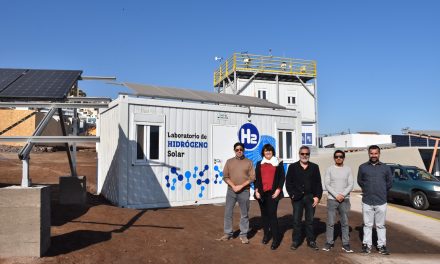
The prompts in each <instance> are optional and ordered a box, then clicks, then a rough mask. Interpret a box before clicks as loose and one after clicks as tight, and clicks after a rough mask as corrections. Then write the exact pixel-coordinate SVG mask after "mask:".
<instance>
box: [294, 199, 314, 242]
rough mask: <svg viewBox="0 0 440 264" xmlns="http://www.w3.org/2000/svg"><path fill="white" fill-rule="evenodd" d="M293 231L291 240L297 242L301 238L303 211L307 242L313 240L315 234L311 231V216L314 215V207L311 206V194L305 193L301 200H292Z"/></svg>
mask: <svg viewBox="0 0 440 264" xmlns="http://www.w3.org/2000/svg"><path fill="white" fill-rule="evenodd" d="M292 207H293V233H292V241H293V242H295V243H297V244H299V243H300V242H301V238H302V225H301V222H302V217H303V213H304V212H305V229H306V237H307V241H308V242H312V241H315V234H314V232H313V216H314V215H315V208H314V207H313V195H312V194H307V195H304V197H303V198H302V199H301V200H298V201H293V200H292Z"/></svg>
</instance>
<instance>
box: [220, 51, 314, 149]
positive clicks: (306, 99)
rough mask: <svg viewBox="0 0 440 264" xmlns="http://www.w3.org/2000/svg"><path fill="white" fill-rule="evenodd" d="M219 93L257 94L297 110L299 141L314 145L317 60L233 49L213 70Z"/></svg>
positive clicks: (256, 95)
mask: <svg viewBox="0 0 440 264" xmlns="http://www.w3.org/2000/svg"><path fill="white" fill-rule="evenodd" d="M214 87H216V90H217V91H218V92H221V93H227V94H238V95H246V96H254V97H259V98H261V99H265V100H267V101H269V102H273V103H276V104H279V105H282V106H285V107H286V108H288V109H292V110H295V111H297V112H298V113H300V115H301V119H302V142H301V143H302V144H303V145H313V146H316V145H317V131H318V122H317V120H318V112H317V81H316V62H315V61H309V60H299V59H292V58H282V57H273V56H260V55H250V54H243V53H234V54H233V56H232V57H231V58H229V59H227V60H225V61H224V62H223V63H222V64H221V66H220V67H219V68H218V69H217V70H216V71H215V72H214Z"/></svg>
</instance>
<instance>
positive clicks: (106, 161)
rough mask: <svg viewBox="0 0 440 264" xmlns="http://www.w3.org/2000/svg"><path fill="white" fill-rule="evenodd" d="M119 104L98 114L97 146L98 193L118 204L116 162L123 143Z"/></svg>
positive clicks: (117, 169)
mask: <svg viewBox="0 0 440 264" xmlns="http://www.w3.org/2000/svg"><path fill="white" fill-rule="evenodd" d="M119 110H120V109H119V106H116V107H114V108H111V109H109V110H107V111H105V112H104V113H103V114H100V118H99V122H100V125H99V133H100V138H101V142H100V143H99V146H98V181H97V185H98V194H100V193H101V194H103V195H104V196H105V197H106V198H107V199H108V200H110V201H111V202H112V203H114V204H117V205H119V195H118V192H119V187H120V185H119V184H118V181H119V180H118V176H119V175H120V170H121V167H120V166H121V163H119V162H118V160H119V155H120V150H119V147H118V146H119V144H124V142H123V141H124V140H123V139H122V138H120V133H121V131H120V127H119V120H120V111H119Z"/></svg>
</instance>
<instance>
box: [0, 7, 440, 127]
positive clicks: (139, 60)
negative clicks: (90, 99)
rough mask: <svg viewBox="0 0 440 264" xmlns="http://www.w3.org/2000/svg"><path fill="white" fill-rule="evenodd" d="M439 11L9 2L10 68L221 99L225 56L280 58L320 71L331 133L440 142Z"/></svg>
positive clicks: (102, 90)
mask: <svg viewBox="0 0 440 264" xmlns="http://www.w3.org/2000/svg"><path fill="white" fill-rule="evenodd" d="M439 11H440V1H434V0H433V1H423V0H421V1H405V0H401V1H375V0H374V1H354V0H352V1H338V0H335V1H325V0H322V1H318V0H315V1H296V0H292V1H238V0H237V1H206V0H205V1H190V0H189V1H82V0H81V1H80V0H75V1H30V0H29V1H2V2H1V4H0V25H1V26H0V39H1V41H0V67H2V68H5V67H8V68H42V69H80V70H83V71H84V73H83V75H100V76H116V77H117V78H118V81H129V82H138V83H145V84H156V85H162V86H174V87H183V88H191V89H199V90H207V91H212V78H213V77H212V74H213V71H214V69H215V68H216V67H217V65H218V62H216V61H214V57H215V56H222V57H227V56H230V55H231V54H232V53H233V52H241V51H248V52H249V53H252V54H262V55H265V54H268V53H269V49H272V54H273V55H274V56H286V57H293V58H301V59H312V60H316V61H317V65H318V89H319V94H318V97H319V103H318V107H319V130H320V132H321V133H336V132H341V131H347V130H348V129H350V131H351V132H356V131H378V132H381V133H395V134H400V130H401V128H403V127H410V128H411V129H437V130H438V129H440V121H439V113H440V109H439V105H440V104H439V102H440V85H439V78H438V77H439V76H440V16H439V15H438V14H439ZM80 85H81V87H82V88H83V89H84V90H85V91H86V92H87V94H88V95H90V96H109V97H115V96H116V95H117V93H118V92H119V91H125V90H121V89H122V88H121V87H118V86H112V85H106V84H104V83H101V82H97V81H82V82H80Z"/></svg>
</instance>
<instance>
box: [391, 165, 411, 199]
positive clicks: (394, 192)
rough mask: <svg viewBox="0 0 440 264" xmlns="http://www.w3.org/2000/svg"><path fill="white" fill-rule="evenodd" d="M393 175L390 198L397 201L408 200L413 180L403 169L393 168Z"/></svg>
mask: <svg viewBox="0 0 440 264" xmlns="http://www.w3.org/2000/svg"><path fill="white" fill-rule="evenodd" d="M391 171H392V173H393V187H392V188H391V189H390V191H389V192H390V197H391V198H397V199H408V197H409V195H408V194H409V193H410V191H409V189H410V186H411V179H409V178H408V175H407V173H406V172H405V171H404V170H403V169H402V168H396V167H391Z"/></svg>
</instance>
